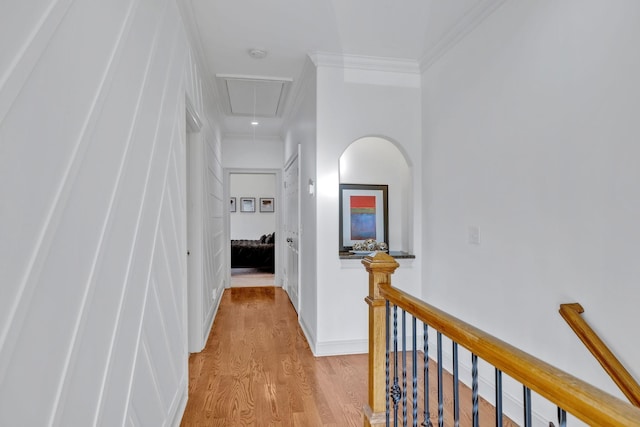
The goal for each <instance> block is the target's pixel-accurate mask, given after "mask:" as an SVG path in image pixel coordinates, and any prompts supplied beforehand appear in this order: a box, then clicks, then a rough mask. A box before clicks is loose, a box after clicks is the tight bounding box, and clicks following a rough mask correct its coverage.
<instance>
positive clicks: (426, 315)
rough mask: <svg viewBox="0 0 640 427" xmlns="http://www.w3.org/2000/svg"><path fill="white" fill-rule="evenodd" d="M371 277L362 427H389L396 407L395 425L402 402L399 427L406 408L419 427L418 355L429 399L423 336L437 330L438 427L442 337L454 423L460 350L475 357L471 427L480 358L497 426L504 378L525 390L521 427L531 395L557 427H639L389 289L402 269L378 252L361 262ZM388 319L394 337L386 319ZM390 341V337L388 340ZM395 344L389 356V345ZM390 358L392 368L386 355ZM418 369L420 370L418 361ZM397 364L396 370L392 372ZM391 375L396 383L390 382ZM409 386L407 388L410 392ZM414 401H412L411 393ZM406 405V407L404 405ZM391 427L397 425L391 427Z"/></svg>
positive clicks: (619, 407)
mask: <svg viewBox="0 0 640 427" xmlns="http://www.w3.org/2000/svg"><path fill="white" fill-rule="evenodd" d="M362 263H363V264H364V266H365V268H366V270H367V272H368V273H369V295H368V296H367V297H366V298H365V301H366V302H367V304H368V305H369V393H368V404H367V405H366V406H365V408H364V425H365V427H367V426H384V425H390V415H391V414H390V412H391V410H392V409H391V408H392V407H393V411H394V414H393V416H394V418H395V420H394V421H395V423H397V417H398V402H399V401H400V400H401V402H402V403H401V404H402V407H403V411H402V412H403V413H402V415H403V425H407V419H408V414H407V406H408V405H411V404H412V405H413V413H412V416H411V420H412V421H413V425H418V422H419V420H418V415H417V414H418V407H417V406H416V405H418V398H417V396H416V395H415V390H416V389H419V388H420V386H419V385H417V376H418V374H417V372H416V354H419V353H421V352H423V357H424V361H425V362H424V364H423V369H424V371H425V374H424V380H423V384H424V392H425V393H428V391H429V383H428V381H429V380H428V378H429V374H428V369H429V368H428V366H429V365H430V364H431V363H427V362H428V358H429V357H430V356H429V350H428V341H429V340H428V338H427V337H426V336H427V329H428V328H429V330H431V329H434V330H435V331H436V332H437V338H438V343H439V345H438V346H437V347H438V366H437V367H438V384H437V387H438V393H437V394H438V405H437V406H438V408H437V412H438V424H439V425H443V416H442V413H443V405H444V402H443V399H442V383H441V382H440V378H441V377H442V365H443V363H442V353H441V351H442V345H441V337H442V335H444V336H446V337H449V338H450V339H451V341H452V344H453V362H452V364H453V368H452V369H453V378H454V380H453V387H454V399H453V405H454V408H453V411H452V412H453V413H454V414H455V415H454V416H455V417H458V416H459V415H458V414H459V407H458V405H459V402H458V401H457V400H456V397H455V396H456V395H457V387H458V385H457V383H458V381H457V371H458V367H457V364H458V360H457V348H458V345H460V346H462V347H464V348H466V349H467V350H469V351H470V352H471V353H472V363H473V370H472V375H473V384H472V389H473V398H472V399H473V401H472V406H473V425H474V426H477V425H478V424H479V421H478V420H479V418H478V413H477V412H478V378H477V377H478V374H477V371H478V370H477V361H478V358H480V359H481V360H484V361H485V362H487V363H488V364H490V365H492V366H493V367H494V369H495V380H496V382H495V391H496V396H495V402H496V403H495V407H496V417H495V419H496V425H497V426H502V425H503V424H502V423H503V416H502V373H504V374H507V375H509V376H510V377H511V378H513V379H514V380H516V381H518V382H519V383H520V384H522V386H523V407H524V408H523V411H524V426H525V427H526V426H531V425H532V421H531V391H532V390H533V391H535V392H536V393H538V394H539V395H540V396H542V397H543V398H545V399H546V400H548V401H550V402H552V403H553V404H555V405H556V406H557V408H558V411H557V413H558V422H559V425H560V426H565V425H566V423H567V416H566V413H567V412H569V413H571V414H573V415H574V416H575V417H577V418H578V419H580V420H582V421H584V422H586V423H588V424H590V425H601V426H605V425H606V426H640V409H639V408H636V407H634V406H633V405H631V404H629V403H627V402H624V401H622V400H621V399H618V398H617V397H614V396H612V395H610V394H608V393H606V392H604V391H602V390H600V389H598V388H596V387H594V386H592V385H590V384H588V383H586V382H584V381H582V380H580V379H578V378H576V377H574V376H572V375H570V374H568V373H566V372H564V371H562V370H560V369H558V368H555V367H554V366H551V365H550V364H548V363H546V362H544V361H542V360H540V359H537V358H535V357H534V356H532V355H530V354H528V353H525V352H524V351H522V350H519V349H517V348H515V347H513V346H512V345H510V344H508V343H506V342H504V341H501V340H499V339H498V338H496V337H494V336H492V335H489V334H488V333H486V332H483V331H482V330H480V329H478V328H476V327H474V326H472V325H470V324H468V323H465V322H463V321H461V320H459V319H457V318H455V317H454V316H451V315H449V314H447V313H445V312H443V311H442V310H439V309H438V308H436V307H434V306H432V305H429V304H427V303H426V302H424V301H422V300H419V299H418V298H415V297H413V296H411V295H409V294H407V293H405V292H403V291H401V290H399V289H396V288H394V287H393V286H391V275H392V274H393V273H394V271H395V270H396V269H397V268H398V267H399V264H398V263H397V262H396V261H395V259H393V258H392V257H390V256H389V255H387V254H384V253H381V252H378V253H375V254H372V255H370V256H367V257H365V258H364V259H363V260H362ZM398 308H400V310H401V315H400V319H401V323H402V331H403V336H402V339H401V340H397V337H396V333H397V309H398ZM391 313H393V315H392V316H393V319H394V320H393V322H392V323H393V332H391V329H392V326H391V325H390V322H389V319H390V316H391ZM405 314H409V315H410V316H411V317H412V319H411V321H410V322H409V323H410V325H412V328H413V337H412V341H413V350H412V351H411V353H412V357H413V366H412V371H413V373H412V381H410V382H408V381H407V371H408V370H409V369H406V368H407V366H409V365H408V364H406V354H407V351H406V348H405V345H406V343H405V336H406V335H404V332H405ZM416 320H418V321H421V322H422V324H423V328H424V335H425V337H424V339H423V341H424V344H423V345H424V347H423V349H418V348H417V347H416ZM391 334H393V335H391ZM391 342H393V348H390V343H391ZM398 342H401V343H402V350H401V352H399V351H398ZM391 354H392V355H393V359H394V361H393V363H392V362H391V360H390V355H391ZM398 354H401V357H404V358H405V359H404V360H403V361H401V364H402V378H401V380H399V374H398V359H397V357H398ZM418 363H420V362H419V361H418ZM392 364H395V366H391V365H392ZM392 371H394V372H393V374H394V377H393V378H391V377H390V374H391V372H392ZM409 384H410V385H409ZM410 392H411V393H412V394H413V396H412V397H413V398H411V395H410V394H409V393H410ZM408 400H411V403H408ZM429 400H430V399H429V397H428V395H427V396H426V397H424V402H425V406H426V408H422V411H423V420H422V422H421V423H420V425H425V426H431V425H432V421H431V415H430V413H429V409H428V405H429ZM459 422H460V420H459V419H455V421H454V425H458V424H459ZM395 423H394V425H396V424H395Z"/></svg>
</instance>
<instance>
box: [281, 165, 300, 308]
mask: <svg viewBox="0 0 640 427" xmlns="http://www.w3.org/2000/svg"><path fill="white" fill-rule="evenodd" d="M298 175H299V173H298V156H297V155H296V156H294V157H293V158H292V159H291V160H289V162H287V166H286V167H285V171H284V227H283V228H284V237H285V245H286V246H285V256H284V268H283V273H284V280H283V282H284V289H285V290H286V291H287V294H289V299H290V300H291V303H292V304H293V307H294V308H295V309H296V311H298V300H299V294H300V280H299V277H298V260H299V250H298V237H299V228H300V227H299V223H300V222H299V214H298V206H299V204H298V197H299V196H298V189H299V187H300V185H299V182H298Z"/></svg>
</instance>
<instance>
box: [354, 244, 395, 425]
mask: <svg viewBox="0 0 640 427" xmlns="http://www.w3.org/2000/svg"><path fill="white" fill-rule="evenodd" d="M362 264H364V266H365V268H366V269H367V271H368V272H369V295H368V296H367V297H366V298H365V301H366V302H367V304H368V305H369V403H368V404H367V405H366V406H365V407H364V425H365V427H368V426H384V425H385V421H386V417H385V411H386V396H385V363H386V362H385V351H386V349H385V339H386V333H385V321H386V319H385V316H386V310H385V300H384V298H382V297H381V296H380V289H379V285H380V284H381V283H388V284H391V275H392V274H393V272H394V271H396V269H397V268H398V267H399V266H400V265H399V264H398V263H397V261H396V260H395V259H394V258H393V257H391V256H389V255H387V254H386V253H384V252H376V253H375V254H372V255H368V256H366V257H365V258H364V259H363V260H362Z"/></svg>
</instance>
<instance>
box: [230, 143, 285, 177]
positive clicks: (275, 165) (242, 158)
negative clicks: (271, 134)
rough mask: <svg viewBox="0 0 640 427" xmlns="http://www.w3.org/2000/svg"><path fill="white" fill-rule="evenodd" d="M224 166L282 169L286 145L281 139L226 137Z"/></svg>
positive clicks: (231, 167)
mask: <svg viewBox="0 0 640 427" xmlns="http://www.w3.org/2000/svg"><path fill="white" fill-rule="evenodd" d="M222 144H223V145H222V164H223V165H224V167H225V168H229V169H233V168H235V169H240V168H242V169H282V167H283V166H284V160H283V157H284V151H283V150H284V143H283V142H282V141H281V140H279V139H256V140H253V138H251V137H246V138H243V137H230V136H225V137H224V139H223V142H222Z"/></svg>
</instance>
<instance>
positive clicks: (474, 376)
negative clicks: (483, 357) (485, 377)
mask: <svg viewBox="0 0 640 427" xmlns="http://www.w3.org/2000/svg"><path fill="white" fill-rule="evenodd" d="M471 404H472V411H473V416H472V419H473V427H479V426H480V414H479V412H478V356H476V355H475V354H473V353H472V354H471Z"/></svg>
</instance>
